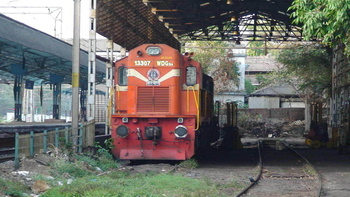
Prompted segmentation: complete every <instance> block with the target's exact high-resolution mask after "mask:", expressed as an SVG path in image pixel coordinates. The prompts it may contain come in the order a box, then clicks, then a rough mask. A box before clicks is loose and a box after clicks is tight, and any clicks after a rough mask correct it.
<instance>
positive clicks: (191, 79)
mask: <svg viewBox="0 0 350 197" xmlns="http://www.w3.org/2000/svg"><path fill="white" fill-rule="evenodd" d="M196 83H197V68H196V67H194V66H189V67H187V68H186V85H188V86H194V85H196Z"/></svg>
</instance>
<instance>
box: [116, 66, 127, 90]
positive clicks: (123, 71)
mask: <svg viewBox="0 0 350 197" xmlns="http://www.w3.org/2000/svg"><path fill="white" fill-rule="evenodd" d="M127 71H128V69H127V68H126V67H125V66H121V67H119V69H118V84H119V85H121V86H126V85H128V76H127Z"/></svg>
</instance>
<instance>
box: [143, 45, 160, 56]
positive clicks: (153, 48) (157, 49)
mask: <svg viewBox="0 0 350 197" xmlns="http://www.w3.org/2000/svg"><path fill="white" fill-rule="evenodd" d="M161 52H162V50H161V49H160V47H156V46H151V47H147V49H146V53H147V54H148V55H152V56H156V55H160V54H161Z"/></svg>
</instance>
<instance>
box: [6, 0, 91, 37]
mask: <svg viewBox="0 0 350 197" xmlns="http://www.w3.org/2000/svg"><path fill="white" fill-rule="evenodd" d="M89 5H90V0H81V22H80V36H81V38H89V9H90V7H89ZM0 13H2V14H4V15H6V16H8V17H10V18H13V19H14V20H17V21H20V22H22V23H24V24H26V25H28V26H31V27H33V28H35V29H38V30H40V31H43V32H45V33H48V34H50V35H52V36H55V37H58V38H63V39H65V38H72V37H73V22H74V1H73V0H0Z"/></svg>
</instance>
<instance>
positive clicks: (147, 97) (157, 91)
mask: <svg viewBox="0 0 350 197" xmlns="http://www.w3.org/2000/svg"><path fill="white" fill-rule="evenodd" d="M137 112H169V88H168V87H154V86H152V87H138V91H137Z"/></svg>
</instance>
